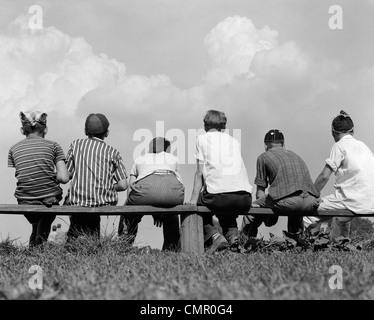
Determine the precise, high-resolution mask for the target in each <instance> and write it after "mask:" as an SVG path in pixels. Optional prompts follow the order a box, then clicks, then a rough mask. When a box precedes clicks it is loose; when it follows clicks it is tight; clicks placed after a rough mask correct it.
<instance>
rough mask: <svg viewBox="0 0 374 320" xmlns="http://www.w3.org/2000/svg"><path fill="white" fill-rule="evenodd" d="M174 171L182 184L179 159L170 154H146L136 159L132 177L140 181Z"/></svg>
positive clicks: (131, 173)
mask: <svg viewBox="0 0 374 320" xmlns="http://www.w3.org/2000/svg"><path fill="white" fill-rule="evenodd" d="M163 171H172V172H174V173H175V175H176V177H177V179H178V180H179V181H180V182H181V183H182V178H181V176H180V174H179V172H178V158H177V157H176V156H174V155H173V154H171V153H168V152H164V151H162V152H159V153H146V154H145V155H141V156H139V157H138V158H136V159H135V162H134V165H133V166H132V168H131V172H130V175H131V176H135V177H136V180H135V181H139V180H141V179H143V178H145V177H146V176H149V175H151V174H153V173H155V172H160V173H162V172H163Z"/></svg>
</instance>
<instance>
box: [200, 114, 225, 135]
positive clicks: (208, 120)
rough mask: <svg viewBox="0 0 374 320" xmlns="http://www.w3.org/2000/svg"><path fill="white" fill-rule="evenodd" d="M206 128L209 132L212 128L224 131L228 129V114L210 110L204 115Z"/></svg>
mask: <svg viewBox="0 0 374 320" xmlns="http://www.w3.org/2000/svg"><path fill="white" fill-rule="evenodd" d="M203 121H204V129H205V131H206V132H208V131H209V130H211V129H215V130H217V131H222V130H225V129H226V122H227V118H226V115H225V114H224V113H223V112H221V111H217V110H209V111H208V112H207V113H206V115H205V117H204V120H203Z"/></svg>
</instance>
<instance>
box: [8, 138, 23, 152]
mask: <svg viewBox="0 0 374 320" xmlns="http://www.w3.org/2000/svg"><path fill="white" fill-rule="evenodd" d="M24 144H25V139H23V140H21V141H18V142H16V143H14V144H13V145H12V146H11V147H10V148H9V150H10V151H13V150H14V149H17V148H18V147H20V146H23V145H24Z"/></svg>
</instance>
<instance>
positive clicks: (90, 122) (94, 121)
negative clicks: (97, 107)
mask: <svg viewBox="0 0 374 320" xmlns="http://www.w3.org/2000/svg"><path fill="white" fill-rule="evenodd" d="M108 128H109V121H108V119H107V118H106V116H104V115H103V114H101V113H91V114H89V115H88V117H87V119H86V123H85V129H86V133H87V134H89V135H96V134H101V133H105V132H107V130H108Z"/></svg>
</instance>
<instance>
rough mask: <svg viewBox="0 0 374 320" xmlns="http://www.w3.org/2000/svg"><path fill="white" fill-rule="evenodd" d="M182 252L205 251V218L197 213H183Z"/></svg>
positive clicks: (200, 252) (199, 252)
mask: <svg viewBox="0 0 374 320" xmlns="http://www.w3.org/2000/svg"><path fill="white" fill-rule="evenodd" d="M181 229H182V232H181V233H182V234H181V237H182V243H181V246H182V252H186V253H196V254H202V253H204V234H203V218H202V216H201V215H199V214H197V213H196V212H195V213H183V214H181Z"/></svg>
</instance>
